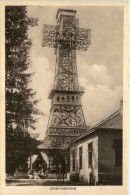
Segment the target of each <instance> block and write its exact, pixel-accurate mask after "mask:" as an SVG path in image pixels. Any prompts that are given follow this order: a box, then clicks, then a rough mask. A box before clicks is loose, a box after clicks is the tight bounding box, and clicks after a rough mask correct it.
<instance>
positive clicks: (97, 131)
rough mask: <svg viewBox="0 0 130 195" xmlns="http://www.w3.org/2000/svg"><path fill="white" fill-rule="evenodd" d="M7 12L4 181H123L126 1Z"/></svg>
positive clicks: (72, 184) (67, 184) (60, 184)
mask: <svg viewBox="0 0 130 195" xmlns="http://www.w3.org/2000/svg"><path fill="white" fill-rule="evenodd" d="M4 13H5V21H4V27H5V40H4V42H5V57H4V60H5V170H4V171H5V178H4V181H5V185H6V187H16V186H19V187H20V186H33V187H34V186H37V189H38V186H43V187H45V186H50V187H49V189H50V190H59V189H60V190H61V191H62V190H64V191H65V189H66V190H71V189H72V190H76V187H82V186H83V187H86V188H85V189H87V187H93V189H94V188H96V187H98V186H99V187H100V186H102V187H103V186H108V187H111V186H113V187H114V186H115V187H116V186H117V187H118V186H119V187H122V186H123V185H124V184H125V180H124V179H123V178H125V177H124V176H123V175H124V174H125V170H126V169H125V168H124V166H125V165H124V155H126V154H124V153H125V150H124V147H125V146H126V145H125V146H124V140H125V139H126V137H127V136H126V133H127V121H126V123H125V124H126V127H125V128H124V120H125V115H124V113H125V111H124V105H126V104H127V103H128V102H127V97H126V98H125V97H124V91H127V86H126V89H125V87H124V85H125V84H126V82H124V75H123V73H124V69H125V66H127V64H124V33H125V30H124V26H125V23H124V21H125V20H124V17H125V9H124V6H123V4H122V5H120V6H115V5H113V6H112V5H106V6H105V5H104V6H102V5H100V4H99V5H98V6H95V5H88V4H86V5H82V4H81V5H79V4H77V5H75V4H74V3H73V4H71V5H63V4H59V5H58V3H57V4H56V5H55V6H54V5H47V4H46V5H42V4H41V5H39V4H36V5H31V4H27V5H26V4H25V5H24V4H22V5H15V4H14V5H10V4H8V5H5V6H4ZM126 77H128V75H126ZM126 118H127V117H126ZM124 131H125V134H124ZM125 143H127V141H126V142H125ZM63 188H65V189H63ZM64 193H65V192H64ZM79 193H80V191H79Z"/></svg>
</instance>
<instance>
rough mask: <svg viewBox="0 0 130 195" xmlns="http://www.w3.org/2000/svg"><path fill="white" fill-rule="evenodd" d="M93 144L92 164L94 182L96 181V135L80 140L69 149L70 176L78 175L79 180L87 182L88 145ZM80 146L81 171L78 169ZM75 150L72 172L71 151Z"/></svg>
mask: <svg viewBox="0 0 130 195" xmlns="http://www.w3.org/2000/svg"><path fill="white" fill-rule="evenodd" d="M91 142H92V143H93V153H92V164H93V173H94V176H95V181H97V180H98V136H97V134H93V135H91V136H90V137H89V138H86V139H84V140H81V141H80V142H78V143H76V144H73V145H72V146H71V147H70V176H71V175H73V174H75V173H79V176H80V178H81V179H83V180H84V181H85V182H87V181H88V182H89V179H90V172H91V170H92V169H91V167H89V165H88V144H89V143H91ZM81 146H82V169H80V168H79V148H80V147H81ZM74 149H76V163H75V164H76V167H75V171H73V162H72V151H73V150H74Z"/></svg>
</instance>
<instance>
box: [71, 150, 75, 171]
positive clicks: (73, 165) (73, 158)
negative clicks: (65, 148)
mask: <svg viewBox="0 0 130 195" xmlns="http://www.w3.org/2000/svg"><path fill="white" fill-rule="evenodd" d="M72 169H73V171H75V150H73V151H72Z"/></svg>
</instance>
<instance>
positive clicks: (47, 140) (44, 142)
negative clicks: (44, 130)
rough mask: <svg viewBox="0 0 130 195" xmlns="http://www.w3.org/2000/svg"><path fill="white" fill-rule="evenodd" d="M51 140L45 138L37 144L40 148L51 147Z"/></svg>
mask: <svg viewBox="0 0 130 195" xmlns="http://www.w3.org/2000/svg"><path fill="white" fill-rule="evenodd" d="M50 145H51V140H49V139H45V140H44V141H43V142H42V143H41V144H40V145H38V146H37V148H38V149H43V150H44V149H50Z"/></svg>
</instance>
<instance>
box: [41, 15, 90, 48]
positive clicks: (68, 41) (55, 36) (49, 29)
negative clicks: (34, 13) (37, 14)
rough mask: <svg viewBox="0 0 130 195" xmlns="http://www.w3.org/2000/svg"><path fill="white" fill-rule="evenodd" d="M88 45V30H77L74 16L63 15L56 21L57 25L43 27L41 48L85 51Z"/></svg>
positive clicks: (77, 26)
mask: <svg viewBox="0 0 130 195" xmlns="http://www.w3.org/2000/svg"><path fill="white" fill-rule="evenodd" d="M66 12H67V11H66ZM90 44H91V31H90V29H85V28H79V22H78V19H76V18H75V15H69V14H67V15H65V14H64V15H61V16H60V17H59V18H58V19H57V25H48V24H45V25H44V28H43V44H42V46H43V47H52V48H56V49H58V48H63V49H77V50H87V49H88V47H89V46H90Z"/></svg>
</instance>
